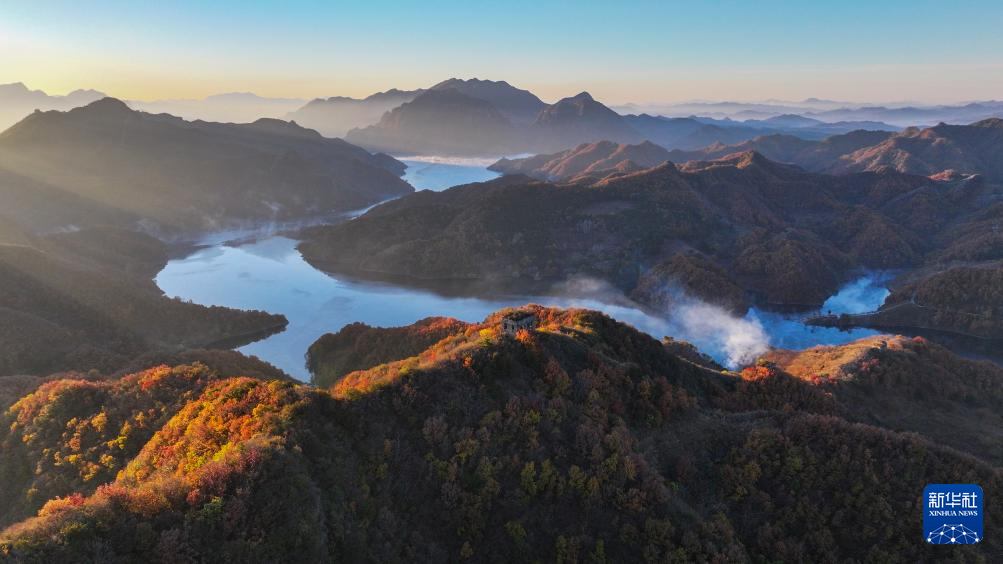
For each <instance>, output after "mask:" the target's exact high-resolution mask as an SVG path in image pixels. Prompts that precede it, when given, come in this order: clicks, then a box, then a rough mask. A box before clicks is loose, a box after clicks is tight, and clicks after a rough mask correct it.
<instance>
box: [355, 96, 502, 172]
mask: <svg viewBox="0 0 1003 564" xmlns="http://www.w3.org/2000/svg"><path fill="white" fill-rule="evenodd" d="M345 139H347V140H348V141H350V142H352V143H356V144H359V145H362V146H364V147H367V148H370V149H373V150H378V151H385V152H388V153H393V154H398V155H404V154H454V155H477V154H495V155H497V154H505V153H508V152H511V151H512V150H513V149H514V148H516V147H517V146H518V144H517V143H516V129H515V127H514V126H513V125H512V122H511V121H509V120H508V118H506V117H505V115H504V114H502V112H501V111H499V110H498V109H497V108H496V107H495V106H494V105H492V104H491V103H490V102H488V101H486V100H482V99H480V98H474V97H472V96H468V95H466V94H463V93H462V92H460V91H459V90H457V89H455V88H440V89H434V90H428V91H426V92H423V93H422V94H421V95H419V96H418V97H417V98H415V99H414V100H412V101H410V102H406V103H404V104H403V105H401V106H400V107H397V108H394V109H393V110H391V111H389V112H387V113H386V114H384V116H383V118H382V119H380V121H379V122H378V123H376V124H375V125H371V126H369V127H365V128H360V129H353V130H351V131H349V132H348V135H346V136H345Z"/></svg>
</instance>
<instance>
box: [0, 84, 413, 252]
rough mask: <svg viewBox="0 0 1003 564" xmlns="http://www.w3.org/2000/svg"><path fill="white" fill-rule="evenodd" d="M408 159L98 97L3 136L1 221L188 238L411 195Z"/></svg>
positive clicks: (293, 130)
mask: <svg viewBox="0 0 1003 564" xmlns="http://www.w3.org/2000/svg"><path fill="white" fill-rule="evenodd" d="M404 168H405V167H404V165H403V163H401V162H399V161H397V160H395V159H393V158H391V157H389V156H387V155H383V154H375V155H374V154H371V153H369V152H367V151H365V150H364V149H361V148H359V147H356V146H354V145H352V144H350V143H347V142H345V141H342V140H340V139H327V138H324V137H322V136H321V135H320V134H319V133H317V132H316V131H313V130H311V129H305V128H302V127H299V126H297V125H296V124H295V123H289V122H284V121H280V120H276V119H260V120H258V121H255V122H254V123H247V124H232V123H211V122H204V121H200V120H196V121H185V120H183V119H181V118H178V117H174V116H171V115H168V114H156V115H155V114H149V113H145V112H138V111H134V110H131V109H130V108H129V107H128V106H127V105H126V104H125V103H124V102H121V101H119V100H116V99H113V98H103V99H101V100H98V101H95V102H93V103H91V104H88V105H86V106H83V107H80V108H74V109H72V110H69V111H67V112H58V111H48V112H35V113H33V114H31V115H29V116H28V117H26V118H24V119H23V120H22V121H20V122H18V123H17V124H15V125H13V126H11V127H10V128H9V129H7V130H6V131H3V132H2V133H0V197H2V198H3V201H4V203H5V204H6V205H5V206H4V207H5V209H3V210H0V218H5V219H6V220H14V221H19V222H21V224H22V226H31V227H32V228H33V230H54V229H58V228H68V227H71V226H76V227H85V226H86V227H92V226H97V225H105V224H112V225H118V226H121V227H130V228H135V227H136V226H137V225H141V226H143V227H144V228H146V229H148V230H151V231H156V232H158V233H163V234H166V235H178V234H182V235H187V234H191V233H199V232H204V231H207V230H215V229H227V228H232V227H234V226H243V225H249V224H250V225H255V224H260V223H263V222H272V221H296V220H302V219H304V218H308V217H314V216H320V215H325V214H330V213H332V212H344V211H350V210H355V209H361V208H364V207H366V206H369V205H372V204H374V203H376V202H379V201H382V200H385V199H387V198H390V197H396V196H401V195H404V194H407V193H409V192H412V191H413V189H412V188H411V187H410V186H409V185H408V184H407V183H406V182H404V181H403V180H401V179H400V178H398V177H399V176H400V175H401V174H403V172H404Z"/></svg>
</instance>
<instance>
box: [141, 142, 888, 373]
mask: <svg viewBox="0 0 1003 564" xmlns="http://www.w3.org/2000/svg"><path fill="white" fill-rule="evenodd" d="M405 162H408V163H409V169H408V174H407V175H405V179H407V180H408V181H409V182H411V183H412V185H414V186H415V187H416V188H418V189H429V190H443V189H445V188H447V187H449V186H452V185H455V184H464V183H468V182H475V181H480V180H488V179H490V178H494V177H495V176H497V175H496V174H495V173H493V172H491V171H487V170H485V169H484V166H486V164H485V163H484V162H456V161H448V162H446V161H442V162H435V161H431V160H427V159H426V160H421V161H414V160H413V159H407V160H405ZM490 162H493V160H492V161H490ZM412 163H418V164H417V165H415V166H414V167H413V168H412ZM224 238H225V237H221V236H219V235H216V236H213V237H210V238H207V239H206V240H205V241H204V243H205V245H206V246H204V247H203V248H201V249H199V250H197V251H195V252H193V253H192V254H190V255H188V256H186V257H183V258H178V259H175V260H172V261H170V262H169V263H168V264H167V266H166V267H165V268H164V269H163V270H162V271H161V272H160V273H159V274H158V275H157V278H156V282H157V284H158V285H159V286H160V288H161V289H162V290H163V291H164V292H165V293H166V294H167V295H168V296H172V297H178V298H181V299H185V300H191V301H193V302H195V303H199V304H203V305H220V306H227V307H234V308H240V309H259V310H264V311H268V312H271V313H281V314H283V315H285V316H286V317H287V318H288V320H289V325H288V327H287V328H286V330H285V331H283V332H281V333H277V334H275V335H272V336H270V337H268V338H265V339H263V340H261V341H258V342H255V343H252V344H249V345H246V346H244V347H240V348H239V349H238V350H240V351H242V352H244V353H246V354H250V355H255V356H258V357H260V358H262V359H263V360H266V361H268V362H270V363H272V364H274V365H276V366H278V367H279V368H281V369H283V370H285V371H286V372H288V373H289V374H291V375H293V376H294V377H296V378H299V379H301V380H304V381H305V380H309V373H308V372H307V370H306V367H305V356H304V355H305V354H306V350H307V348H308V347H309V346H310V344H312V343H313V342H314V341H315V340H317V338H319V337H320V336H321V335H323V334H324V333H328V332H335V331H338V330H339V329H341V328H342V327H344V326H345V325H347V324H348V323H352V322H355V321H361V322H363V323H367V324H369V325H373V326H382V327H389V326H400V325H407V324H410V323H413V322H415V321H417V320H419V319H422V318H424V317H429V316H448V317H455V318H457V319H461V320H464V321H480V320H482V319H484V317H486V316H487V315H488V314H490V313H491V312H493V311H495V310H498V309H500V308H502V307H507V306H516V305H522V304H526V303H531V302H532V303H538V304H542V305H551V306H558V307H585V308H590V309H596V310H600V311H603V312H606V313H607V314H609V315H610V316H612V317H614V318H616V319H618V320H620V321H623V322H625V323H629V324H631V325H633V326H634V327H636V328H637V329H639V330H641V331H644V332H646V333H649V334H651V335H652V336H654V337H656V338H661V337H663V336H666V335H669V336H673V337H675V338H677V339H683V340H687V341H690V342H692V343H693V344H695V345H696V346H698V347H699V348H700V350H702V351H703V352H705V353H707V354H709V355H711V356H712V357H714V358H715V359H716V360H718V361H719V362H721V363H723V364H726V365H729V366H737V365H740V364H742V363H745V362H750V361H752V360H754V359H755V357H756V356H758V355H759V354H761V353H762V352H764V351H765V350H766V348H767V347H768V346H777V347H784V348H805V347H809V346H813V345H816V344H838V343H844V342H848V341H851V340H854V339H858V338H860V337H863V336H867V335H873V334H876V333H877V331H873V330H870V329H855V330H852V331H840V330H839V329H835V328H830V327H811V326H807V325H805V324H804V323H802V322H801V319H803V317H804V314H801V315H791V314H780V313H775V312H768V311H762V310H758V309H752V310H750V311H749V313H748V314H747V315H746V316H744V317H741V318H739V317H735V316H732V315H730V314H728V313H727V312H725V311H724V310H722V309H720V308H717V307H715V306H711V305H708V304H704V303H701V302H697V301H687V300H683V301H681V302H680V303H678V304H677V305H676V306H675V307H673V309H672V311H671V314H666V315H655V314H651V313H648V312H645V311H642V310H641V309H638V308H636V307H632V306H631V305H630V303H629V302H628V301H626V300H624V299H622V297H621V296H616V295H614V294H613V293H612V292H611V291H610V289H609V288H608V287H605V288H598V290H597V291H593V292H585V293H584V294H578V295H577V296H500V297H492V298H472V297H455V296H444V295H440V294H437V293H435V292H432V291H427V290H421V289H415V288H408V287H403V286H397V285H392V284H385V283H378V282H361V281H356V280H350V279H347V278H342V277H339V276H333V275H329V274H326V273H324V272H321V271H319V270H317V269H315V268H313V267H312V266H310V265H309V264H308V263H307V262H306V261H304V260H303V258H302V256H300V254H299V251H297V250H296V244H297V241H296V240H295V239H291V238H289V237H285V236H276V235H272V236H267V235H266V236H262V237H261V238H258V239H254V240H249V241H248V240H246V239H241V240H237V241H233V242H224V241H221V239H224ZM887 294H888V291H887V290H886V289H885V288H884V287H883V286H882V279H881V278H880V277H876V276H863V277H861V278H859V279H858V280H856V281H854V282H853V283H851V284H848V285H847V286H846V287H844V288H843V289H841V290H840V292H839V293H838V294H836V295H835V296H833V297H832V298H830V300H829V301H828V302H826V304H825V306H824V307H823V311H827V310H831V311H832V312H833V313H859V312H864V311H870V310H873V309H876V308H877V306H879V305H880V304H881V303H882V302H883V301H884V299H885V296H887ZM581 296H586V297H581ZM589 296H592V297H589Z"/></svg>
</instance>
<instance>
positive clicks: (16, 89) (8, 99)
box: [0, 82, 105, 131]
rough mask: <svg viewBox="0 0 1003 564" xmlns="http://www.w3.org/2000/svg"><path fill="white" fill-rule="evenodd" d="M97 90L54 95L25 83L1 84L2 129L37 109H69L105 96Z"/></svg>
mask: <svg viewBox="0 0 1003 564" xmlns="http://www.w3.org/2000/svg"><path fill="white" fill-rule="evenodd" d="M104 97H105V94H104V93H102V92H98V91H97V90H74V91H72V92H70V93H69V94H67V95H65V96H52V95H49V94H46V93H45V92H43V91H41V90H31V89H29V88H28V87H27V86H25V85H24V84H23V83H20V82H13V83H10V84H0V131H2V130H4V129H7V128H8V127H10V126H11V125H13V124H15V123H17V122H18V121H20V120H21V119H23V118H24V117H25V116H27V115H28V114H30V113H31V112H33V111H35V110H69V109H71V108H76V107H77V106H84V105H86V104H89V103H91V102H94V101H97V100H100V99H101V98H104Z"/></svg>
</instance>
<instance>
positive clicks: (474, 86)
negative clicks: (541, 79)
mask: <svg viewBox="0 0 1003 564" xmlns="http://www.w3.org/2000/svg"><path fill="white" fill-rule="evenodd" d="M448 88H453V89H455V90H457V91H458V92H460V93H461V94H466V95H467V96H470V97H471V98H479V99H481V100H484V101H486V102H489V103H490V104H491V105H493V106H494V107H495V108H497V109H498V111H500V112H501V113H502V114H503V115H504V116H505V117H507V118H508V119H509V120H510V121H511V122H512V123H514V124H517V125H525V124H528V123H532V122H533V120H535V119H536V116H537V114H539V113H540V110H542V109H543V108H545V107H546V106H547V104H545V103H544V102H543V101H542V100H540V99H539V98H537V97H536V95H535V94H533V93H532V92H530V91H528V90H520V89H518V88H515V87H514V86H512V85H510V84H509V83H507V82H505V81H504V80H479V79H476V78H471V79H469V80H463V79H460V78H450V79H448V80H444V81H442V82H440V83H439V84H436V85H435V86H432V87H431V88H430V89H429V90H445V89H448Z"/></svg>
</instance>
